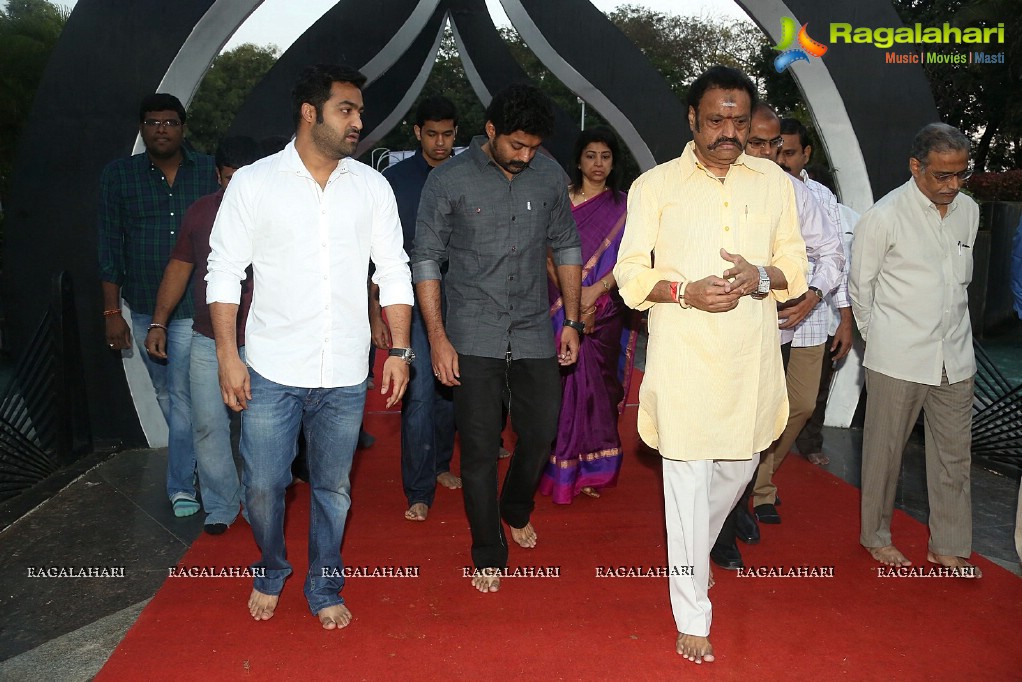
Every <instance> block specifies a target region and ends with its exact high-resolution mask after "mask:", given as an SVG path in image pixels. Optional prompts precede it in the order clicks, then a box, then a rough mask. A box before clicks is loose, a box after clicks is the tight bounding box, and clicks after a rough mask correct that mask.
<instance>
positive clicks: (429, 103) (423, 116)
mask: <svg viewBox="0 0 1022 682" xmlns="http://www.w3.org/2000/svg"><path fill="white" fill-rule="evenodd" d="M447 120H452V121H454V127H455V128H457V127H458V108H457V107H456V106H454V102H452V101H451V100H449V99H447V98H446V97H444V96H443V95H430V96H429V97H427V98H426V99H424V100H422V101H421V102H419V106H418V107H417V108H416V109H415V125H417V126H419V127H420V128H421V127H422V124H423V123H425V122H426V121H447Z"/></svg>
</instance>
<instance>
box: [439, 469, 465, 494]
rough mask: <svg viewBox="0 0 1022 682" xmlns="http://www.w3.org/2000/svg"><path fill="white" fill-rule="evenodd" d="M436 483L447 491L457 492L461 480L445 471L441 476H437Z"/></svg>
mask: <svg viewBox="0 0 1022 682" xmlns="http://www.w3.org/2000/svg"><path fill="white" fill-rule="evenodd" d="M436 482H437V483H439V484H440V485H442V486H443V487H445V488H447V489H448V490H457V489H458V488H460V487H461V479H460V478H458V477H457V476H455V475H454V474H452V473H451V472H450V471H445V472H444V473H442V474H438V475H437V477H436Z"/></svg>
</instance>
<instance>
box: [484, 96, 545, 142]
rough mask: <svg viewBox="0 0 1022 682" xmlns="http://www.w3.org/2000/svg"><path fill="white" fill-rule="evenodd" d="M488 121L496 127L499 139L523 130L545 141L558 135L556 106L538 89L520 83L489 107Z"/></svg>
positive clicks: (496, 97) (493, 101)
mask: <svg viewBox="0 0 1022 682" xmlns="http://www.w3.org/2000/svg"><path fill="white" fill-rule="evenodd" d="M486 120H487V121H489V122H490V123H492V124H493V129H494V132H495V134H496V135H507V134H509V133H513V132H515V131H517V130H520V131H522V132H523V133H526V134H528V135H535V136H536V137H540V138H545V137H549V136H550V134H551V133H553V132H554V105H553V102H551V101H550V98H549V97H547V96H546V95H545V94H543V91H542V90H540V89H539V88H537V87H536V86H534V85H525V84H523V83H516V84H515V85H509V86H508V87H506V88H504V89H503V90H501V91H500V92H498V93H497V94H496V95H494V96H493V99H492V100H491V101H490V106H488V107H486Z"/></svg>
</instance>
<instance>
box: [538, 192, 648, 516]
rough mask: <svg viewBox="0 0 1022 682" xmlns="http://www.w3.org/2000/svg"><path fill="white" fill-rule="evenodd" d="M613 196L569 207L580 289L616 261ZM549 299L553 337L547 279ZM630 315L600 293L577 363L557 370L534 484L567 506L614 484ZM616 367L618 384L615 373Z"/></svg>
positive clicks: (618, 221) (620, 206) (559, 310)
mask: <svg viewBox="0 0 1022 682" xmlns="http://www.w3.org/2000/svg"><path fill="white" fill-rule="evenodd" d="M618 197H619V199H620V200H619V201H618V202H615V201H614V198H613V192H611V191H607V192H603V193H602V194H599V195H597V196H596V197H593V198H592V199H590V200H588V201H586V202H583V203H581V204H579V205H578V206H575V207H574V208H573V209H572V214H573V215H574V217H575V222H576V223H578V232H579V236H580V237H581V239H582V261H583V268H582V285H583V286H591V285H593V284H598V283H599V280H600V279H601V278H603V277H605V276H607V275H608V274H610V273H611V271H612V270H613V269H614V264H615V263H616V262H617V254H618V247H619V246H620V244H621V235H622V233H623V232H624V219H625V209H626V201H625V196H624V194H619V195H618ZM550 301H551V306H550V318H551V321H552V323H553V326H554V335H555V337H556V338H557V339H558V341H559V340H560V334H561V329H562V328H563V326H564V307H563V305H562V302H561V298H560V292H559V291H558V290H557V288H556V287H555V286H554V285H553V283H551V285H550ZM631 318H632V315H631V311H630V310H629V309H628V308H627V307H626V306H625V305H624V303H623V302H622V301H621V297H620V296H619V295H618V293H617V289H616V288H615V289H614V290H612V291H611V292H609V293H606V294H604V295H602V296H600V298H599V299H597V301H596V320H595V322H594V325H593V330H592V332H591V333H589V334H585V335H584V336H583V337H582V342H581V344H580V346H579V354H578V361H577V362H576V363H575V364H574V365H572V366H570V367H562V368H561V377H562V385H563V393H562V398H561V413H560V416H559V418H558V425H557V440H556V441H555V442H554V447H553V450H552V453H551V455H550V461H549V463H548V464H547V467H546V471H545V472H544V473H543V478H542V480H541V481H540V485H539V490H540V492H541V493H543V494H544V495H553V500H554V502H555V503H557V504H568V503H570V502H571V500H572V499H573V498H574V497H575V496H576V495H578V494H579V493H580V492H581V491H582V489H583V488H586V487H589V488H594V489H596V490H599V489H601V488H607V487H611V486H613V485H615V484H616V483H617V476H618V472H619V471H620V469H621V456H622V453H621V437H620V436H619V435H618V430H617V420H618V415H619V414H620V411H621V410H622V409H623V408H624V398H625V396H626V395H627V381H628V380H629V379H630V377H631V373H632V354H633V351H634V347H635V338H636V336H637V334H636V333H635V332H634V331H633V330H631V329H628V328H626V324H625V322H626V320H627V319H631ZM630 326H633V325H630ZM622 355H624V356H625V358H624V359H625V362H624V365H623V367H622V363H621V362H620V361H621V358H622ZM621 369H623V370H624V371H623V375H624V376H623V379H624V382H623V381H622V377H621V376H619V372H620V370H621ZM623 384H624V385H623Z"/></svg>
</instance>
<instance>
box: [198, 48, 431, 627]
mask: <svg viewBox="0 0 1022 682" xmlns="http://www.w3.org/2000/svg"><path fill="white" fill-rule="evenodd" d="M364 83H365V76H363V75H362V74H360V73H359V72H358V71H355V70H354V69H350V68H348V67H343V66H334V65H318V66H312V67H308V68H307V69H306V70H305V71H304V72H303V73H302V75H301V76H300V78H299V81H298V83H297V84H296V86H295V89H294V90H293V92H292V107H293V111H294V119H295V129H296V133H295V139H294V140H293V141H292V142H291V143H289V144H288V145H287V146H286V147H285V148H284V150H283V151H281V152H280V153H278V154H274V155H273V156H269V157H267V158H265V159H263V160H261V161H259V162H257V163H255V164H252V165H250V166H246V167H245V168H242V169H240V170H239V171H238V172H237V173H236V174H235V175H234V178H233V179H232V181H231V185H230V188H229V190H228V191H227V193H226V194H225V195H224V201H223V204H222V205H221V207H220V211H219V213H218V214H217V218H216V222H215V223H214V226H213V234H212V236H211V238H210V246H211V247H212V253H211V254H210V256H209V275H208V276H207V278H206V280H207V282H208V287H207V295H206V300H207V301H208V302H209V304H210V313H211V317H212V320H213V331H214V334H215V337H216V348H217V359H218V361H219V363H220V388H221V392H222V393H223V397H224V402H225V403H226V404H227V406H228V407H230V408H231V409H232V410H235V411H241V410H244V413H243V415H242V429H241V454H242V458H243V460H244V483H245V491H246V503H247V505H248V513H249V520H250V522H251V525H252V532H253V535H254V536H255V540H256V543H257V544H258V545H259V548H260V550H261V551H262V557H261V559H260V560H259V561H258V562H256V563H255V564H254V565H253V567H252V568H253V571H254V573H256V578H255V581H254V589H253V590H252V595H251V597H250V598H249V602H248V607H249V612H250V614H251V615H252V617H253V618H255V619H256V620H268V619H269V618H271V617H272V616H273V612H274V609H275V608H276V605H277V599H278V597H279V595H280V592H281V590H282V589H283V586H284V580H285V579H286V578H287V577H288V576H289V575H290V574H291V565H290V564H289V563H288V562H287V558H286V550H285V546H284V492H285V489H286V488H287V486H288V484H289V483H290V482H291V462H292V460H294V457H295V451H296V442H297V438H298V431H299V429H304V433H305V438H306V442H307V444H308V451H307V458H308V465H309V473H310V480H309V484H310V487H311V494H312V503H311V518H310V531H311V532H310V538H309V543H310V547H309V555H310V560H309V572H308V575H307V576H306V579H305V596H306V599H307V600H308V603H309V608H310V610H311V611H312V612H313V613H314V614H316V615H317V616H318V617H319V620H320V623H321V624H322V626H323V628H325V629H327V630H332V629H336V628H342V627H345V626H346V625H348V624H349V623H350V622H351V618H352V616H351V612H350V611H348V609H347V607H346V606H344V600H343V599H342V598H341V597H340V595H339V594H338V593H339V592H340V590H341V588H342V587H343V586H344V578H343V563H342V560H341V553H340V547H341V540H342V539H343V536H344V523H345V520H346V518H347V513H348V509H349V507H350V506H351V497H350V483H349V480H348V474H349V472H350V470H351V461H352V457H353V455H354V452H355V445H356V443H357V441H358V433H359V425H360V423H361V420H362V412H363V409H364V406H365V394H366V375H367V366H366V361H365V359H366V355H367V353H368V352H369V337H370V333H369V313H368V307H367V306H366V288H365V287H366V279H367V277H368V271H369V260H370V258H371V259H372V261H373V262H374V263H375V264H376V272H375V273H374V275H373V282H374V283H376V284H377V285H379V287H380V303H381V304H382V305H383V306H384V308H386V310H387V318H388V320H389V321H390V331H391V336H392V338H393V345H394V347H393V348H391V349H390V351H389V354H390V357H389V358H388V359H387V362H386V364H385V365H384V370H383V379H382V382H381V393H383V394H387V393H390V396H389V398H388V401H387V406H388V407H391V406H393V405H394V404H396V403H397V402H398V400H400V399H401V396H402V394H403V393H404V390H405V387H406V385H407V383H408V364H407V363H410V362H411V361H412V360H413V359H414V355H413V354H412V353H411V349H410V348H408V345H409V331H408V330H409V321H410V318H411V304H412V301H413V295H412V287H411V273H410V271H409V269H408V257H407V256H406V255H405V252H404V251H403V250H402V248H401V243H402V234H401V223H400V221H399V219H398V213H397V205H396V202H395V201H394V193H393V192H392V191H391V189H390V185H389V184H388V183H387V181H386V180H385V179H384V178H383V176H382V175H380V174H379V173H377V172H376V171H374V170H373V169H371V168H369V167H368V166H365V165H363V164H361V163H358V162H357V161H355V160H354V159H353V158H351V155H352V154H354V153H355V148H356V146H357V144H358V138H359V132H360V131H361V128H362V120H361V114H362V110H363V106H362V92H361V87H362V85H363V84H364ZM249 264H251V265H252V273H253V281H254V283H255V286H254V288H255V290H257V291H258V292H259V293H258V294H257V295H255V296H254V297H253V302H252V307H251V309H250V311H249V317H248V326H247V330H246V355H247V357H246V361H247V363H248V366H247V367H246V365H245V363H243V362H242V361H241V359H240V358H239V356H238V348H237V341H236V339H235V317H236V316H237V310H238V299H239V295H240V284H239V283H240V281H241V280H242V279H244V272H245V268H246V267H248V266H249Z"/></svg>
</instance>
